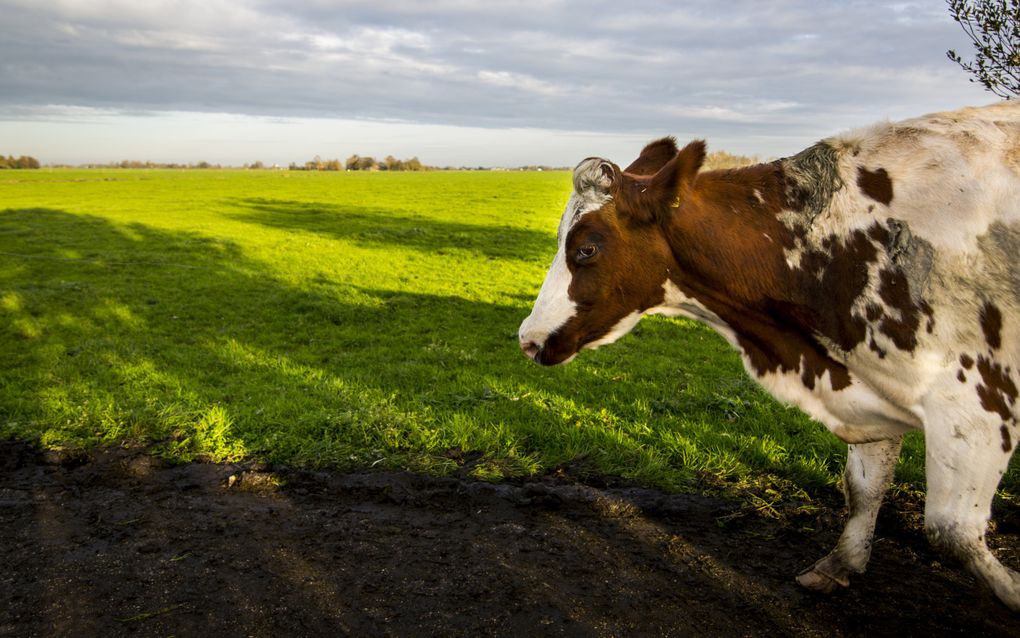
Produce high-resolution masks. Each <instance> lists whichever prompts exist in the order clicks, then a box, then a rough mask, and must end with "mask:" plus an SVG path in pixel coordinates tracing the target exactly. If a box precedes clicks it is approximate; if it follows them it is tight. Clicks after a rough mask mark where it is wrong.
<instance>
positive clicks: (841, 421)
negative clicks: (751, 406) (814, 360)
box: [742, 353, 922, 443]
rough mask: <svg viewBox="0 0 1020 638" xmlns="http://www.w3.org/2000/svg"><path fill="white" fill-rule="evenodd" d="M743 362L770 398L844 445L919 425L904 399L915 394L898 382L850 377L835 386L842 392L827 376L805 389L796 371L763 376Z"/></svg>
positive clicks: (915, 427)
mask: <svg viewBox="0 0 1020 638" xmlns="http://www.w3.org/2000/svg"><path fill="white" fill-rule="evenodd" d="M742 358H743V360H744V367H745V369H746V370H747V372H748V374H750V375H751V376H752V377H753V378H754V379H756V380H757V381H758V383H760V384H761V385H762V387H763V388H765V390H767V391H768V392H769V393H770V394H772V396H774V397H776V398H777V399H778V400H780V401H782V402H784V403H788V404H791V405H794V406H796V407H798V408H800V409H801V410H803V411H804V412H806V413H807V414H808V415H809V416H811V417H812V418H814V419H816V420H817V421H819V422H821V423H822V424H823V425H825V426H826V427H827V428H828V429H829V430H830V431H831V432H832V433H833V434H835V435H836V436H838V437H839V438H840V439H842V440H844V441H846V442H847V443H864V442H868V441H874V440H879V439H885V438H889V436H895V435H898V434H902V433H904V432H906V431H909V430H913V429H918V428H920V427H921V425H922V421H921V418H920V417H919V415H918V414H917V412H916V410H914V409H912V405H911V403H912V401H911V400H909V399H908V397H909V396H910V395H911V394H913V393H912V392H911V390H910V388H907V387H904V383H903V380H902V379H895V378H892V377H889V378H887V379H886V378H882V377H883V375H881V374H876V375H875V376H874V377H872V378H869V379H867V380H865V379H862V378H861V377H859V376H857V375H854V374H850V376H849V384H848V385H843V384H842V383H839V384H837V385H840V386H842V387H840V388H839V389H834V387H833V384H832V380H831V377H830V374H829V372H825V373H824V374H823V375H822V376H821V377H820V378H818V379H817V380H816V381H815V382H814V383H812V384H811V386H810V387H809V385H808V384H806V383H805V381H804V375H803V374H802V372H801V371H799V370H788V371H783V370H780V369H777V370H775V371H771V372H767V373H764V374H763V373H761V372H759V371H758V370H757V369H756V367H755V365H753V363H752V361H751V359H750V357H748V356H747V355H746V353H745V354H744V356H743V357H742ZM904 399H906V400H904Z"/></svg>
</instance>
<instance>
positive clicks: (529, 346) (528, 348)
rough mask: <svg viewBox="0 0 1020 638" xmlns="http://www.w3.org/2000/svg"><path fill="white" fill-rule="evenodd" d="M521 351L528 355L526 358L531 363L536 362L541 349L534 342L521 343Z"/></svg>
mask: <svg viewBox="0 0 1020 638" xmlns="http://www.w3.org/2000/svg"><path fill="white" fill-rule="evenodd" d="M521 350H522V351H523V352H524V354H526V355H528V358H529V359H531V360H532V361H538V353H540V352H542V347H541V346H539V345H538V344H537V343H535V342H534V341H522V342H521Z"/></svg>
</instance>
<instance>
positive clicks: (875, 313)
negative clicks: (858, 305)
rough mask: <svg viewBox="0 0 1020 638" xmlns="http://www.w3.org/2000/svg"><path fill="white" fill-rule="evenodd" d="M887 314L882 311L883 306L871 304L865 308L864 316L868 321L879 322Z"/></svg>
mask: <svg viewBox="0 0 1020 638" xmlns="http://www.w3.org/2000/svg"><path fill="white" fill-rule="evenodd" d="M883 314H885V312H884V311H883V310H882V306H880V305H878V304H877V303H869V304H868V305H867V306H865V308H864V316H865V317H867V319H868V321H872V322H874V321H878V320H879V319H880V318H881V317H882V315H883Z"/></svg>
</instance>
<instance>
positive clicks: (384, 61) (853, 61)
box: [0, 0, 996, 166]
mask: <svg viewBox="0 0 1020 638" xmlns="http://www.w3.org/2000/svg"><path fill="white" fill-rule="evenodd" d="M0 16H2V18H0V153H4V154H15V155H20V154H28V155H33V156H35V157H38V158H39V159H40V160H42V161H43V162H49V163H55V162H64V163H80V162H95V161H98V162H106V161H116V160H120V159H127V158H130V159H141V160H145V159H150V160H154V161H181V162H189V161H191V162H196V161H199V160H206V161H210V162H219V163H225V164H238V165H239V164H241V163H244V162H252V161H255V160H261V161H263V162H266V163H273V162H276V163H280V164H287V163H289V162H292V161H296V162H304V161H305V160H307V159H310V158H311V157H313V156H314V155H316V154H318V155H321V156H322V157H324V158H332V157H339V158H341V159H343V158H345V157H347V156H349V155H351V154H353V153H359V154H362V155H377V156H385V155H388V154H393V155H396V156H398V157H410V156H412V155H417V156H418V157H420V158H421V159H422V161H424V162H426V163H429V164H437V165H489V166H495V165H504V166H515V165H521V164H551V165H562V166H566V165H571V166H572V165H573V164H574V163H576V161H577V160H578V159H581V158H583V157H586V156H590V155H602V156H606V157H610V158H612V159H615V160H617V161H618V162H620V163H626V162H627V161H629V159H631V156H632V155H633V154H634V153H635V152H636V151H637V150H639V148H640V146H641V144H642V143H643V142H645V141H647V140H648V139H651V138H652V137H656V136H661V135H664V134H673V135H676V136H677V137H678V138H680V139H681V140H686V139H689V138H694V137H701V138H705V139H707V140H708V142H709V146H710V147H711V148H713V149H725V150H728V151H730V152H735V153H742V154H757V155H760V156H762V157H778V156H783V155H787V154H791V153H794V152H796V151H797V150H799V149H800V148H802V147H804V146H806V145H808V144H810V143H811V142H813V141H814V140H816V139H819V138H821V137H824V136H826V135H829V134H832V133H835V132H838V131H841V130H845V129H847V128H850V127H853V126H858V125H862V124H866V123H869V122H872V121H875V120H879V119H883V118H892V119H896V118H901V117H908V116H911V115H919V114H921V113H925V112H930V111H934V110H942V109H948V108H956V107H959V106H963V105H967V104H981V103H987V102H992V101H994V100H995V99H996V98H995V96H993V95H992V94H990V93H987V92H985V91H983V90H981V88H980V87H979V86H978V85H975V84H972V83H970V82H969V81H968V75H967V74H966V73H965V72H964V71H963V70H961V69H960V68H959V67H957V66H956V65H954V64H953V63H951V62H950V61H949V60H947V59H946V56H945V51H946V49H949V48H955V49H957V50H958V51H960V52H961V53H963V52H966V55H967V56H969V55H970V50H971V49H970V44H969V41H968V40H967V39H966V36H965V35H964V34H963V32H962V30H961V29H960V28H959V26H958V25H957V24H955V23H954V22H953V21H952V20H951V18H950V17H949V14H948V11H947V9H946V5H945V3H944V1H943V0H919V1H917V2H880V1H872V0H775V1H770V0H728V1H727V2H725V3H717V2H706V1H704V0H700V1H697V2H690V1H686V0H677V1H673V2H652V1H646V0H626V1H624V2H619V1H615V2H603V1H601V0H586V1H584V2H579V1H574V0H545V1H542V2H525V1H517V0H497V1H493V0H480V1H476V0H423V1H420V2H418V1H409V0H397V1H390V0H369V1H365V2H361V1H357V0H351V1H340V0H0Z"/></svg>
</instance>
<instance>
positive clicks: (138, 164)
mask: <svg viewBox="0 0 1020 638" xmlns="http://www.w3.org/2000/svg"><path fill="white" fill-rule="evenodd" d="M79 166H80V168H223V167H222V166H220V165H219V164H210V163H209V162H198V163H197V164H179V163H177V162H149V161H145V162H143V161H140V160H121V161H119V162H107V163H106V164H96V163H90V164H81V165H79Z"/></svg>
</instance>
